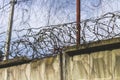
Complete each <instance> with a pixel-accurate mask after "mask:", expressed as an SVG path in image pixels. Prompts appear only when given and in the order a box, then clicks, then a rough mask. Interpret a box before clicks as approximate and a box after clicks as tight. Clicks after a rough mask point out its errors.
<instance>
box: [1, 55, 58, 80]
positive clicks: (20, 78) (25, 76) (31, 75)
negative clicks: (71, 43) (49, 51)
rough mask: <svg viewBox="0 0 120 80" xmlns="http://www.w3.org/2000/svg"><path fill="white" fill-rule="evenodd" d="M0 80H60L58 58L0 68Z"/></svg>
mask: <svg viewBox="0 0 120 80" xmlns="http://www.w3.org/2000/svg"><path fill="white" fill-rule="evenodd" d="M0 80H60V67H59V57H58V56H56V57H50V58H45V59H41V60H35V61H32V62H29V63H26V64H21V65H17V66H15V65H14V66H11V67H6V68H1V69H0Z"/></svg>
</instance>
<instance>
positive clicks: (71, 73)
mask: <svg viewBox="0 0 120 80" xmlns="http://www.w3.org/2000/svg"><path fill="white" fill-rule="evenodd" d="M65 64H66V68H67V69H66V79H65V80H120V49H115V50H111V51H110V50H109V51H108V50H107V51H100V52H94V53H91V54H81V55H74V56H69V57H67V60H66V63H65Z"/></svg>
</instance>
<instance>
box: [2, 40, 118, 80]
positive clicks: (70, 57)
mask: <svg viewBox="0 0 120 80" xmlns="http://www.w3.org/2000/svg"><path fill="white" fill-rule="evenodd" d="M61 67H62V68H61ZM61 72H62V74H61ZM0 80H120V38H116V39H110V40H108V41H107V40H105V41H99V42H94V43H90V44H85V45H81V46H80V47H77V48H76V47H75V46H73V47H71V48H68V50H67V51H66V52H65V53H64V54H63V55H62V56H61V57H60V55H57V56H54V57H49V58H44V59H38V60H33V61H29V60H27V59H26V58H25V59H20V60H18V59H15V60H9V61H4V62H1V63H0Z"/></svg>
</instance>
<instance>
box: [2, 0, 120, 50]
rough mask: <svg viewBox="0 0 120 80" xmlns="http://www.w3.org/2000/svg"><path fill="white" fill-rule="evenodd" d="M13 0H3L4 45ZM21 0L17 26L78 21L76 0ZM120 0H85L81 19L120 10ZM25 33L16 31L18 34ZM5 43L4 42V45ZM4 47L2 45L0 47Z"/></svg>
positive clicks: (15, 14) (82, 4)
mask: <svg viewBox="0 0 120 80" xmlns="http://www.w3.org/2000/svg"><path fill="white" fill-rule="evenodd" d="M9 1H10V0H0V38H1V40H0V46H1V43H2V41H4V42H5V40H6V34H1V33H3V32H7V27H8V18H9V12H10V4H9ZM25 1H26V0H18V3H17V4H16V5H15V11H14V19H13V20H14V23H13V30H21V29H28V28H37V27H42V26H49V25H57V24H64V23H70V22H75V21H76V0H27V1H26V2H25ZM119 4H120V0H81V20H85V19H89V18H96V17H100V16H101V15H103V14H105V13H107V12H114V11H120V5H119ZM25 33H27V32H23V33H14V32H13V35H12V39H14V38H15V37H16V35H23V34H25ZM2 46H4V45H2ZM0 48H1V47H0Z"/></svg>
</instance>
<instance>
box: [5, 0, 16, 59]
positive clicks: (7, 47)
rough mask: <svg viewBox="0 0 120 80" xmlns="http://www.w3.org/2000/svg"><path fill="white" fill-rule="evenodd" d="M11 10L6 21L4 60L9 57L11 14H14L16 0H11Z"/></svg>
mask: <svg viewBox="0 0 120 80" xmlns="http://www.w3.org/2000/svg"><path fill="white" fill-rule="evenodd" d="M10 3H11V12H10V16H9V23H8V30H7V39H6V44H5V55H4V60H7V59H8V58H9V57H8V56H9V50H10V41H11V33H12V25H13V16H14V6H15V3H16V1H15V0H11V1H10Z"/></svg>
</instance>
